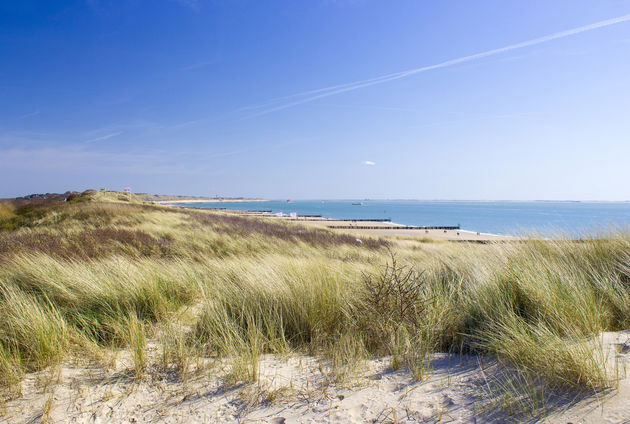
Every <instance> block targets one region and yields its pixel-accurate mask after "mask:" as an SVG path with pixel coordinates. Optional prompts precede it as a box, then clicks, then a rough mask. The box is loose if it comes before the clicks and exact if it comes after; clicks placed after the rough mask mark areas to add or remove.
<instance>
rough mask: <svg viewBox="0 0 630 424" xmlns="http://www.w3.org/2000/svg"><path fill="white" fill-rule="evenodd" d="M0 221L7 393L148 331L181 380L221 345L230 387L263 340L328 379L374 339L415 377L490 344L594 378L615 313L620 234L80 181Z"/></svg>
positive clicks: (618, 315) (563, 377)
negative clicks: (365, 235) (493, 233)
mask: <svg viewBox="0 0 630 424" xmlns="http://www.w3.org/2000/svg"><path fill="white" fill-rule="evenodd" d="M20 208H21V209H20ZM25 211H26V212H25ZM16 217H19V219H17V218H16ZM0 228H4V230H2V231H0V265H1V266H0V382H1V383H2V384H3V385H4V386H6V387H11V388H13V389H12V393H13V395H16V394H18V393H19V381H20V379H21V378H22V376H23V374H24V373H26V372H29V371H33V370H41V369H44V368H46V367H50V366H52V365H55V364H59V363H60V362H61V361H63V360H64V359H70V358H71V357H73V356H83V355H84V353H86V352H97V351H103V350H115V349H120V348H125V349H128V350H129V352H130V353H131V358H132V360H133V364H134V371H135V374H136V375H137V376H138V377H141V376H142V375H143V374H144V373H145V372H146V370H147V368H148V367H149V366H151V364H149V363H148V357H147V354H146V346H147V341H148V339H154V340H157V341H158V342H159V343H160V344H161V349H162V354H161V365H160V367H161V369H163V370H171V369H175V370H177V372H178V373H179V375H180V376H182V378H185V376H186V375H187V373H188V370H189V368H190V363H191V361H192V358H193V357H194V356H195V355H197V356H198V355H206V356H216V357H217V358H225V360H226V361H227V363H229V364H231V366H230V371H229V374H228V377H227V380H228V381H226V383H228V384H230V385H237V384H242V383H247V382H252V381H256V379H257V373H258V370H257V369H258V358H259V357H260V355H262V354H265V353H274V354H279V355H284V354H287V353H290V352H299V353H305V354H311V355H317V356H320V357H322V358H324V359H326V360H328V361H330V363H331V364H332V365H333V368H334V369H335V370H338V371H339V374H338V375H339V376H340V378H341V377H343V372H344V370H350V369H352V368H353V367H354V368H356V367H357V366H358V364H360V362H361V361H362V360H363V359H365V358H369V357H378V356H383V355H391V357H392V366H393V367H394V368H406V369H409V370H410V371H411V372H412V375H413V376H414V377H415V378H416V379H422V378H423V377H424V376H425V375H426V373H427V372H430V362H429V360H428V359H429V356H430V354H431V353H432V352H436V351H443V352H454V353H459V352H472V353H481V354H485V355H489V356H491V357H496V358H497V359H498V360H499V361H500V362H501V363H503V364H505V365H507V366H509V367H512V368H513V369H515V370H517V371H518V373H519V374H518V375H521V376H523V377H522V380H523V381H529V380H530V379H531V376H536V381H544V383H545V385H546V386H545V387H548V388H549V389H550V390H553V389H558V390H560V389H562V390H564V389H570V390H577V391H585V390H602V389H605V388H607V387H611V386H614V379H613V377H612V376H611V374H610V372H609V371H610V370H608V369H607V365H606V358H604V357H603V354H602V353H601V346H600V345H599V343H598V339H597V335H598V334H599V333H601V332H602V331H614V330H620V329H625V328H628V327H629V324H630V322H629V321H630V272H629V271H630V269H629V264H630V261H629V257H630V236H629V235H628V234H626V233H623V232H618V233H615V234H611V235H609V236H608V237H605V238H600V239H591V240H582V241H573V240H555V241H533V240H530V241H520V242H513V243H499V244H489V245H477V244H460V243H458V244H450V243H424V242H422V241H415V240H409V239H401V240H394V241H388V242H386V241H382V240H378V239H375V240H371V241H369V242H366V240H364V243H362V244H360V245H359V244H357V243H356V242H355V241H354V239H353V238H352V237H346V236H344V235H339V234H335V233H331V232H328V231H326V230H319V229H317V230H316V229H312V228H305V227H300V226H297V225H289V224H287V223H283V222H279V221H278V220H273V219H255V218H242V217H238V216H235V215H233V214H229V213H221V212H210V211H194V210H183V209H176V208H171V207H162V206H156V205H150V204H143V203H142V202H139V201H137V199H133V198H130V199H128V200H125V199H123V198H122V197H120V198H119V196H118V194H115V193H113V194H111V193H96V192H89V193H87V194H84V195H82V196H74V198H72V199H70V200H69V201H68V202H66V203H64V204H60V203H55V204H52V205H37V206H29V205H18V206H6V207H5V206H3V209H0ZM3 246H4V247H3ZM174 323H176V324H174ZM505 402H507V403H506V404H509V402H508V401H507V400H506V401H505ZM505 402H504V403H505Z"/></svg>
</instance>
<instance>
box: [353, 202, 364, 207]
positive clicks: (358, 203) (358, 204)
mask: <svg viewBox="0 0 630 424" xmlns="http://www.w3.org/2000/svg"><path fill="white" fill-rule="evenodd" d="M352 204H353V205H354V206H363V202H353V203H352Z"/></svg>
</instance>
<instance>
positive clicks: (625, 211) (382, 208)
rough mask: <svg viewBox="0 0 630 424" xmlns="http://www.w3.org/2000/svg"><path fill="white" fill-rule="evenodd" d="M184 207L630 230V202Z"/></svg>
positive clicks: (475, 227) (517, 228)
mask: <svg viewBox="0 0 630 424" xmlns="http://www.w3.org/2000/svg"><path fill="white" fill-rule="evenodd" d="M179 205H181V206H190V207H197V208H209V209H238V210H246V211H265V212H271V213H275V214H277V213H283V214H285V215H289V214H291V213H295V214H296V215H297V216H304V215H311V216H312V215H319V216H322V217H324V218H334V219H364V220H365V219H389V220H391V222H392V223H395V224H402V225H410V226H456V225H459V226H460V228H461V229H462V230H467V231H473V232H480V233H491V234H502V235H515V236H517V235H525V234H528V235H543V236H561V235H564V236H569V237H581V236H589V235H593V236H597V235H602V234H605V233H608V232H610V231H611V230H618V229H628V228H630V227H628V224H630V202H578V201H575V202H574V201H562V202H556V201H528V202H524V201H422V200H291V201H287V200H270V201H264V202H221V203H190V204H187V203H181V204H179Z"/></svg>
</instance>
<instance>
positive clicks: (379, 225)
mask: <svg viewBox="0 0 630 424" xmlns="http://www.w3.org/2000/svg"><path fill="white" fill-rule="evenodd" d="M230 212H231V213H238V214H239V215H242V216H255V217H263V218H269V219H282V220H284V221H287V222H294V223H296V224H302V225H308V226H312V227H317V228H327V229H330V230H332V231H335V232H340V233H346V234H351V235H353V236H354V237H356V238H359V239H360V238H361V237H411V238H415V239H425V240H442V241H469V242H491V241H496V242H499V241H513V240H518V238H516V237H510V236H503V235H498V234H487V233H477V232H473V231H467V230H451V229H448V230H442V229H426V230H425V229H409V228H405V226H403V225H399V224H394V223H391V222H381V221H341V220H335V219H326V218H305V217H297V218H291V217H286V216H283V217H276V216H273V215H271V214H266V213H256V212H244V211H229V212H228V213H230ZM338 227H344V228H338ZM365 227H370V228H365ZM397 227H398V228H397Z"/></svg>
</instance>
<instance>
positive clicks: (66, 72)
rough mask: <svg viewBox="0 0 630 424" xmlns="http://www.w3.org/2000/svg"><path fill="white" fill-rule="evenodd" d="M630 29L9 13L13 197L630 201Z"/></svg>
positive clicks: (135, 1)
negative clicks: (99, 194)
mask: <svg viewBox="0 0 630 424" xmlns="http://www.w3.org/2000/svg"><path fill="white" fill-rule="evenodd" d="M629 14H630V1H628V0H609V1H606V0H591V1H584V0H566V1H562V0H557V1H553V2H550V1H548V0H545V1H538V0H523V1H509V2H506V1H504V0H492V1H491V0H479V1H474V2H472V1H468V0H461V1H451V0H439V1H437V0H436V1H418V0H409V1H402V0H401V1H395V2H389V1H387V2H386V1H369V0H309V1H296V0H292V1H264V2H263V1H255V0H251V1H245V0H226V1H219V0H214V1H210V0H209V1H203V0H199V1H195V0H179V1H177V0H144V1H143V0H118V1H107V0H77V1H53V0H47V1H43V0H42V1H34V0H3V1H2V2H0V181H2V183H1V184H0V197H9V196H18V195H24V194H27V193H34V192H35V193H41V192H63V191H66V190H84V189H87V188H99V187H102V186H106V187H108V188H110V189H118V190H121V189H123V188H125V187H131V188H132V189H133V191H136V192H151V193H165V194H192V195H211V196H214V195H217V194H218V195H222V196H260V197H266V198H292V199H299V198H365V197H369V198H416V199H600V200H630V184H628V181H630V163H629V158H630V117H629V112H630V77H629V75H630V16H628V15H629ZM617 18H618V19H617ZM615 19H617V20H615ZM593 24H595V25H593ZM571 30H574V31H571ZM548 36H550V37H548ZM545 37H546V38H545ZM503 48H505V49H503ZM434 65H438V66H434ZM410 70H411V71H412V72H407V73H405V72H406V71H410ZM331 87H337V88H331Z"/></svg>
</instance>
